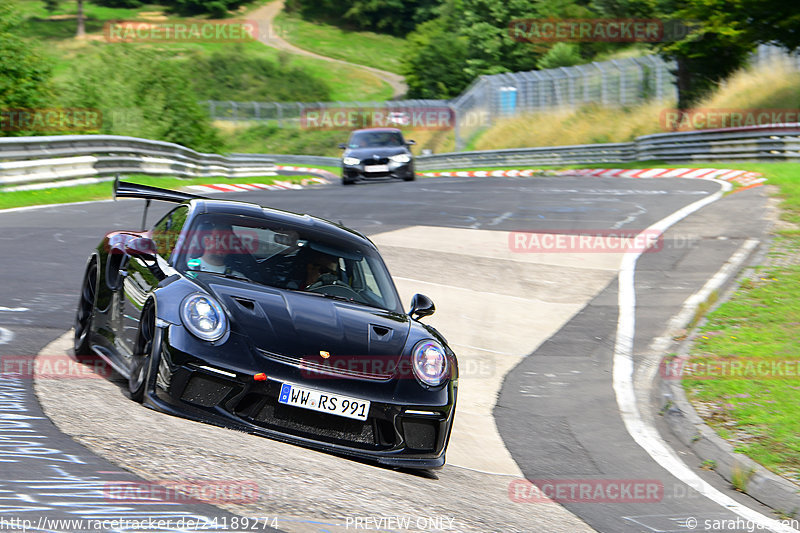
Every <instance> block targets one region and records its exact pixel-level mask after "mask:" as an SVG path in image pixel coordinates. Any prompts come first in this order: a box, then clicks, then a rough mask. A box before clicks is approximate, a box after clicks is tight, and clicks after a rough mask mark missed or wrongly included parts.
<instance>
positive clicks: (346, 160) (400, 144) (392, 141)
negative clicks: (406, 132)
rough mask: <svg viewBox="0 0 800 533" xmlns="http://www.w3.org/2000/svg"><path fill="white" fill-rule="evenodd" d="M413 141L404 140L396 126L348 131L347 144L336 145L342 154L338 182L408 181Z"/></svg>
mask: <svg viewBox="0 0 800 533" xmlns="http://www.w3.org/2000/svg"><path fill="white" fill-rule="evenodd" d="M413 144H414V141H412V140H408V141H407V140H405V139H404V138H403V133H402V132H401V131H400V130H398V129H396V128H369V129H363V130H356V131H354V132H352V133H351V134H350V140H349V141H347V144H340V145H339V148H341V149H343V150H344V153H343V154H342V183H343V184H344V185H350V184H351V183H355V182H357V181H362V180H364V181H373V180H388V179H393V178H394V179H402V180H405V181H412V180H413V179H414V177H415V174H414V157H413V156H412V155H411V151H410V150H409V149H408V147H409V146H411V145H413Z"/></svg>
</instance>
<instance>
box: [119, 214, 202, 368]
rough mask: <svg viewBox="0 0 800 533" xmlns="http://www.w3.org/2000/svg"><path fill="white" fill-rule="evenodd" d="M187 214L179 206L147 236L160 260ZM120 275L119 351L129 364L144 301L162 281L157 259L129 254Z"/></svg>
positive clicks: (165, 256) (167, 253) (174, 241)
mask: <svg viewBox="0 0 800 533" xmlns="http://www.w3.org/2000/svg"><path fill="white" fill-rule="evenodd" d="M187 213H188V206H186V205H180V206H178V207H176V208H175V209H173V210H172V211H170V212H169V213H167V214H166V215H164V217H163V218H162V219H161V220H159V221H158V222H156V224H155V225H154V226H153V228H152V229H151V230H150V232H149V234H148V235H147V236H148V237H149V238H150V239H152V240H153V242H154V243H155V247H156V253H157V254H158V255H159V256H160V259H161V260H163V261H166V262H169V261H170V258H171V257H172V252H173V251H174V249H175V245H176V244H177V241H178V237H179V236H180V234H181V231H182V230H183V226H184V225H185V224H186V215H187ZM123 276H124V279H123V281H122V284H121V285H122V293H123V294H122V302H123V306H124V312H123V324H124V327H123V333H122V335H121V339H122V344H123V345H122V346H121V347H120V348H121V349H120V350H119V351H120V355H122V357H123V358H124V359H125V360H126V363H128V366H130V365H129V363H130V361H131V355H132V354H133V350H134V348H135V346H136V338H137V335H138V333H139V319H140V317H141V315H142V309H143V308H144V305H145V304H146V303H147V299H148V298H149V297H150V294H151V293H152V292H153V290H155V288H156V286H157V285H158V283H159V282H160V281H161V278H162V277H163V274H161V275H160V270H159V268H158V266H157V260H153V259H152V258H149V257H141V256H135V255H130V256H128V261H127V264H126V266H125V270H124V272H123Z"/></svg>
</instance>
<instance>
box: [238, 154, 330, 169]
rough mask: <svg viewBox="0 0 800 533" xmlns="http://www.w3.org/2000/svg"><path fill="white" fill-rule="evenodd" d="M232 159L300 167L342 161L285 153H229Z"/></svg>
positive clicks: (326, 164)
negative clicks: (266, 161) (264, 161)
mask: <svg viewBox="0 0 800 533" xmlns="http://www.w3.org/2000/svg"><path fill="white" fill-rule="evenodd" d="M228 157H230V159H231V160H232V161H259V160H261V159H262V158H263V160H269V161H276V162H278V163H280V164H285V165H294V166H301V167H319V166H323V167H341V166H342V161H341V160H340V159H339V158H338V157H325V156H320V155H287V154H230V155H229V156H228Z"/></svg>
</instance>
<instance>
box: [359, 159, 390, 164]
mask: <svg viewBox="0 0 800 533" xmlns="http://www.w3.org/2000/svg"><path fill="white" fill-rule="evenodd" d="M361 163H362V164H363V165H388V164H389V158H388V157H378V158H374V157H371V158H369V159H362V160H361Z"/></svg>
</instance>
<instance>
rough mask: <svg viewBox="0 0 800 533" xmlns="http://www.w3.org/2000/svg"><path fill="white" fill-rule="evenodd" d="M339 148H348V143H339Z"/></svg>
mask: <svg viewBox="0 0 800 533" xmlns="http://www.w3.org/2000/svg"><path fill="white" fill-rule="evenodd" d="M339 148H341V149H342V150H346V149H347V145H346V144H345V143H339Z"/></svg>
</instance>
